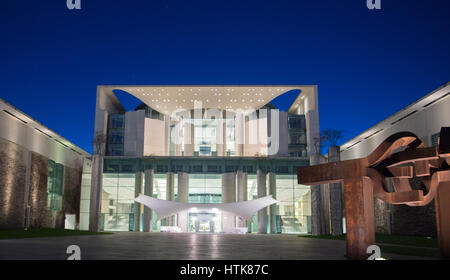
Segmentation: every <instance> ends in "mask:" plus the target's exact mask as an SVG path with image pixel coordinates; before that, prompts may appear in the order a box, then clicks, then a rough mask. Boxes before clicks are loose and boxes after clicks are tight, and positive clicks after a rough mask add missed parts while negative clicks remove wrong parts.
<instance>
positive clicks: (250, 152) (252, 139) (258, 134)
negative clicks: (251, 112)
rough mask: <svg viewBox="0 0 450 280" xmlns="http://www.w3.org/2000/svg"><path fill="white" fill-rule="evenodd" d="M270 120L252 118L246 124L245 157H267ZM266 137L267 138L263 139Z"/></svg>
mask: <svg viewBox="0 0 450 280" xmlns="http://www.w3.org/2000/svg"><path fill="white" fill-rule="evenodd" d="M267 135H268V119H267V118H258V119H256V118H252V117H250V118H249V119H247V120H246V122H245V144H244V156H248V157H252V156H256V155H259V156H267V152H268V147H267V144H268V143H267ZM262 136H265V137H262Z"/></svg>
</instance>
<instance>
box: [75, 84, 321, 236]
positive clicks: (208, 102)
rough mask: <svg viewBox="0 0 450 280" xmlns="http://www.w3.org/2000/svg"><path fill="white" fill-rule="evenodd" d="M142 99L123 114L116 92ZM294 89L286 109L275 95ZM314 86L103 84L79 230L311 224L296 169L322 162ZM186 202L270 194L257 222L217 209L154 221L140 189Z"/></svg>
mask: <svg viewBox="0 0 450 280" xmlns="http://www.w3.org/2000/svg"><path fill="white" fill-rule="evenodd" d="M117 91H122V92H127V93H129V94H131V95H133V96H135V97H137V98H138V99H139V100H140V101H142V104H141V105H139V106H137V108H136V109H135V110H132V111H126V110H125V109H124V107H123V106H122V104H121V103H120V102H119V100H118V98H117V97H116V95H115V93H116V92H117ZM291 91H296V92H297V96H296V98H295V100H294V102H293V103H292V105H291V106H290V108H289V109H288V110H287V112H283V111H279V110H278V109H276V108H275V107H274V106H273V105H272V104H271V103H270V102H271V101H272V100H273V99H274V98H276V97H278V96H280V95H282V94H284V93H286V92H291ZM318 138H319V118H318V102H317V87H316V86H98V88H97V102H96V116H95V140H94V155H93V158H92V169H91V170H89V169H88V168H87V169H85V170H84V172H83V184H82V190H81V210H80V211H81V212H80V217H81V218H80V228H81V229H91V230H96V231H98V230H105V231H108V230H111V231H152V230H155V231H157V230H159V229H160V227H161V226H164V225H168V226H178V227H179V228H180V229H181V230H182V231H184V232H198V231H207V232H220V231H222V230H223V229H224V228H229V227H238V226H239V227H248V228H249V231H250V232H259V233H301V232H302V233H307V232H310V231H311V189H310V187H308V186H302V185H298V184H297V183H296V180H297V179H296V170H297V167H299V166H303V165H309V164H311V163H312V162H314V161H317V158H318V156H317V152H316V146H317V145H315V141H316V140H317V139H318ZM141 193H142V194H144V195H148V196H152V197H154V198H158V199H165V200H171V201H178V202H188V203H229V202H239V201H246V200H253V199H256V198H260V197H264V196H266V195H272V196H273V198H275V199H276V200H278V201H279V202H278V203H277V204H275V205H271V206H269V207H267V208H265V209H263V210H260V211H259V212H258V214H257V215H255V216H254V217H253V220H252V221H246V220H244V219H243V218H241V217H237V216H234V215H232V214H230V213H226V212H220V211H217V209H210V210H204V209H202V210H201V211H200V210H197V209H194V208H193V209H190V210H186V211H182V212H179V213H177V214H176V215H173V216H171V217H168V218H165V219H162V220H158V218H157V216H156V213H154V211H152V210H151V209H149V208H147V207H144V206H143V205H141V204H139V203H136V202H135V201H134V198H135V197H137V196H138V195H139V194H141Z"/></svg>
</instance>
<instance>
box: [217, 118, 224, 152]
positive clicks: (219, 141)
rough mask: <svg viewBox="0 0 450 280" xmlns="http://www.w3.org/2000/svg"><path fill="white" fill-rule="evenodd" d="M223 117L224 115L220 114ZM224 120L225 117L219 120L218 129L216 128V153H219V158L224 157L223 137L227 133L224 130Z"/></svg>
mask: <svg viewBox="0 0 450 280" xmlns="http://www.w3.org/2000/svg"><path fill="white" fill-rule="evenodd" d="M220 115H221V116H222V115H223V114H222V112H221V114H220ZM224 123H225V122H224V119H223V117H222V118H221V119H219V120H217V127H216V151H217V156H218V157H223V156H224V141H223V138H224V137H223V136H224V133H225V130H224V126H223V124H224Z"/></svg>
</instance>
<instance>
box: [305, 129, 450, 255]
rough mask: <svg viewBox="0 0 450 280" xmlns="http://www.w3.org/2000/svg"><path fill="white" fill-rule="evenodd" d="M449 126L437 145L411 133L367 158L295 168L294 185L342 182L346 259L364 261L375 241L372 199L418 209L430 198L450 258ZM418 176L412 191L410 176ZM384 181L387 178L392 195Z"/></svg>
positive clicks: (444, 250)
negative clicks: (415, 187) (418, 186)
mask: <svg viewBox="0 0 450 280" xmlns="http://www.w3.org/2000/svg"><path fill="white" fill-rule="evenodd" d="M449 165H450V127H443V128H442V129H441V133H440V138H439V144H438V146H437V147H425V145H424V144H423V143H422V141H421V140H420V139H419V138H418V137H417V136H415V135H414V134H412V133H409V132H400V133H396V134H394V135H392V136H390V137H389V138H387V139H386V140H385V141H384V142H383V143H381V145H379V146H378V148H377V149H375V151H374V152H372V153H371V154H370V155H369V156H367V157H365V158H361V159H354V160H345V161H340V162H331V163H326V164H320V165H314V166H306V167H300V168H298V174H297V175H298V183H299V184H305V185H319V184H328V183H336V182H341V181H343V182H344V207H345V218H346V229H347V258H348V259H366V258H367V253H366V250H367V247H368V246H369V245H373V244H374V243H375V225H374V224H375V222H374V196H375V197H378V198H379V199H381V200H383V201H385V202H388V203H392V204H407V205H409V206H423V205H427V204H428V203H430V202H431V201H432V200H433V198H434V199H435V205H436V224H437V235H438V240H439V248H440V254H441V258H442V259H450V168H449ZM414 176H416V177H419V178H420V179H421V182H422V188H421V189H419V190H414V189H412V188H411V186H410V184H409V178H412V177H414ZM385 178H392V184H393V187H394V190H395V191H394V192H388V191H387V187H386V186H387V184H386V180H385Z"/></svg>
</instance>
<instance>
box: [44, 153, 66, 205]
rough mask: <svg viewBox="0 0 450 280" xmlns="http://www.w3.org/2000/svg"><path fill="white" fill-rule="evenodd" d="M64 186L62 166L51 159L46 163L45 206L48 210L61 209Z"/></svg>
mask: <svg viewBox="0 0 450 280" xmlns="http://www.w3.org/2000/svg"><path fill="white" fill-rule="evenodd" d="M63 188H64V166H63V165H62V164H59V163H56V162H54V161H52V160H50V161H49V163H48V180H47V195H48V198H47V207H48V209H50V210H61V209H62V194H63Z"/></svg>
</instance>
